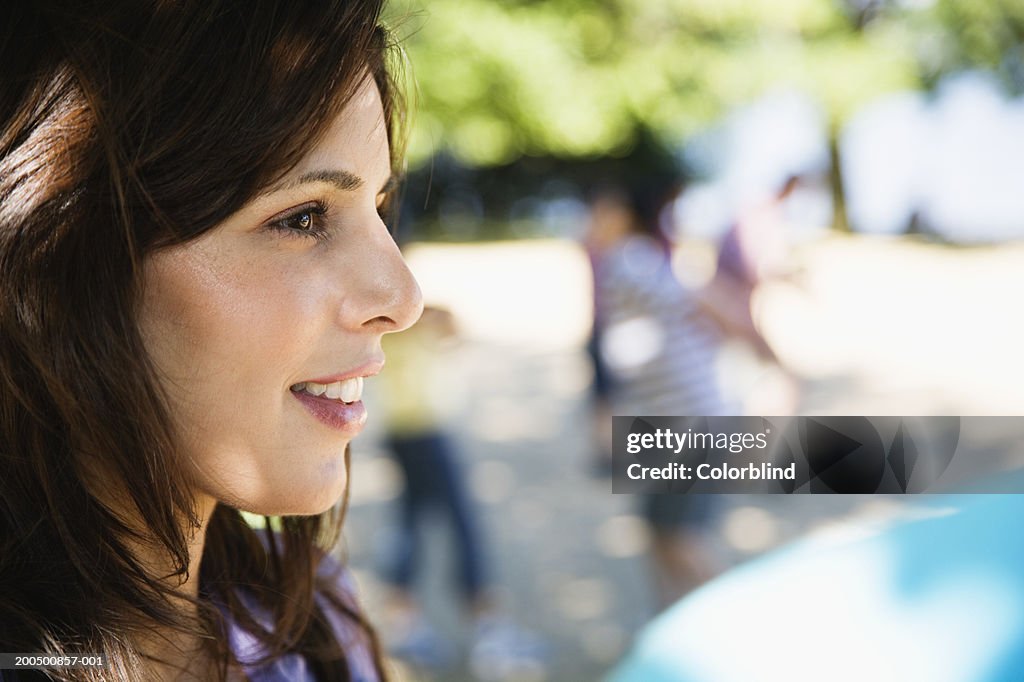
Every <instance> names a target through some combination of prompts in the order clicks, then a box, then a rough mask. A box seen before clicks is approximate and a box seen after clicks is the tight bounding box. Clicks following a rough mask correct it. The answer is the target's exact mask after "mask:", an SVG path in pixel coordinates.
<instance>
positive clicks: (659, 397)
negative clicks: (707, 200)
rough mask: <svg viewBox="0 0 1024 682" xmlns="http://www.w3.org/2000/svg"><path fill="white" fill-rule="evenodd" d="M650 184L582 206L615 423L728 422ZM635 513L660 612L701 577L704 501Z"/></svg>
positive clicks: (709, 340)
mask: <svg viewBox="0 0 1024 682" xmlns="http://www.w3.org/2000/svg"><path fill="white" fill-rule="evenodd" d="M671 196H672V192H671V190H669V189H668V188H665V187H660V186H659V185H658V184H657V183H652V184H651V185H650V186H645V187H642V188H640V187H638V188H637V189H634V190H631V191H627V190H621V189H616V188H604V189H602V190H601V191H600V192H599V193H598V194H597V196H596V197H595V199H594V200H593V202H592V218H591V223H590V228H589V233H588V235H587V241H588V243H589V244H590V245H591V247H592V249H593V252H594V254H595V258H594V260H595V270H594V272H595V298H596V299H597V300H599V301H600V302H601V317H600V318H599V319H600V320H601V321H602V323H603V328H602V329H601V331H600V339H601V346H600V355H601V358H602V360H603V361H604V362H605V363H607V368H608V371H609V375H610V381H611V386H612V388H611V392H610V397H611V404H612V408H613V412H614V413H615V414H617V415H646V416H716V415H729V414H735V413H736V408H735V406H734V405H732V404H730V402H729V401H728V400H727V399H726V398H725V397H724V396H723V394H722V392H721V390H720V388H719V383H718V376H717V372H716V357H717V353H718V350H719V345H720V340H721V336H720V334H719V332H718V330H717V328H716V326H715V324H714V322H713V321H712V320H711V319H710V318H709V317H708V315H707V314H706V313H705V312H704V310H703V308H702V306H701V305H700V303H699V300H698V296H697V293H696V292H694V291H691V290H689V289H687V288H686V287H684V286H683V285H682V283H681V282H680V281H679V280H678V279H677V278H676V276H675V274H674V273H673V271H672V263H671V244H670V242H669V240H668V239H667V237H666V236H665V233H664V231H663V230H662V229H661V226H660V218H661V215H662V209H663V208H664V206H665V205H666V204H667V202H668V200H669V199H670V198H671ZM642 500H643V514H644V517H645V518H646V520H647V522H648V524H649V526H650V529H651V533H652V538H653V542H652V557H653V560H654V568H655V575H656V580H657V584H658V596H659V601H660V603H661V605H663V606H664V605H666V604H668V603H671V602H672V601H674V600H675V599H676V598H677V597H679V596H680V595H681V594H684V593H685V592H687V591H688V590H691V589H693V588H694V587H696V586H697V585H699V584H701V583H702V582H704V581H705V580H707V579H708V578H710V577H711V576H712V575H713V574H714V572H715V571H716V563H717V562H716V561H715V559H714V557H713V555H712V553H711V552H710V550H709V549H708V547H707V538H706V537H705V536H706V535H707V533H708V527H709V525H710V524H711V522H712V520H713V516H714V514H713V505H714V497H713V496H711V495H697V494H694V495H671V494H665V495H646V496H643V497H642Z"/></svg>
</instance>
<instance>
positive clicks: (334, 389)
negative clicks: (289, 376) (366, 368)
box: [291, 377, 363, 405]
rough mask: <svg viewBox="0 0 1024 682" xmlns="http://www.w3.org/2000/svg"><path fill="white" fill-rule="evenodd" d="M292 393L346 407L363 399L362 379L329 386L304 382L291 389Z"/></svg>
mask: <svg viewBox="0 0 1024 682" xmlns="http://www.w3.org/2000/svg"><path fill="white" fill-rule="evenodd" d="M291 390H292V392H293V393H306V394H308V395H311V396H313V397H315V398H327V399H330V400H337V401H340V402H342V403H345V404H346V405H351V404H352V403H356V402H359V400H360V398H362V397H363V378H362V377H353V378H351V379H345V380H344V381H335V382H333V383H330V384H318V383H316V382H315V381H304V382H302V383H300V384H295V385H294V386H292V387H291Z"/></svg>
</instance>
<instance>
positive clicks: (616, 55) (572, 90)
mask: <svg viewBox="0 0 1024 682" xmlns="http://www.w3.org/2000/svg"><path fill="white" fill-rule="evenodd" d="M907 4H908V3H905V2H904V3H901V4H895V3H893V4H892V5H890V6H885V8H884V9H883V11H882V13H881V14H879V15H878V16H876V17H874V20H872V21H869V22H864V21H861V17H858V15H857V13H856V12H854V11H852V10H851V9H848V8H847V7H846V6H844V5H843V3H842V2H840V0H546V1H543V2H542V1H537V0H534V1H530V0H518V1H515V2H512V1H506V2H498V1H496V0H430V2H426V0H401V1H400V2H397V3H393V4H392V5H390V6H389V22H390V23H391V25H392V26H393V27H395V28H396V32H397V34H398V35H399V37H400V38H401V40H402V44H403V45H404V46H405V47H406V49H407V51H408V56H409V61H410V62H411V69H412V75H413V77H414V79H415V81H416V82H417V84H418V92H417V96H416V98H415V109H416V113H415V116H416V118H415V125H414V128H413V135H412V139H411V142H410V149H409V152H410V160H411V163H412V166H413V167H415V166H416V165H417V164H418V163H421V162H423V161H424V160H426V159H427V158H429V157H430V156H431V155H433V154H434V153H436V152H438V151H440V150H441V149H446V150H447V151H448V152H450V153H451V154H453V155H454V156H455V157H456V158H457V159H459V160H460V161H461V162H462V163H464V164H466V165H469V166H475V167H489V166H497V165H503V164H507V163H510V162H512V161H515V160H516V159H518V158H520V157H522V156H553V157H558V158H570V159H573V158H574V159H586V158H595V157H600V156H607V155H612V156H615V155H621V154H622V153H624V152H625V151H627V150H628V149H629V148H630V146H631V145H632V144H633V143H634V141H635V138H636V135H637V131H638V130H639V129H640V128H642V127H647V128H650V129H651V130H653V131H655V132H656V134H658V135H659V136H660V138H661V139H662V140H663V142H667V143H676V142H679V141H681V140H682V139H684V138H685V136H687V135H688V134H690V133H692V132H693V131H695V130H697V129H699V128H701V127H704V126H706V125H708V124H709V123H711V122H712V121H714V120H715V118H716V117H719V116H720V115H721V114H722V113H724V112H725V111H726V110H728V109H729V108H730V107H732V106H734V105H736V104H738V103H741V102H745V101H749V100H751V99H753V98H755V97H757V96H758V95H760V94H762V93H764V92H765V91H767V90H770V89H775V88H799V89H802V90H804V91H807V92H809V93H811V94H813V95H815V96H817V97H818V99H819V100H820V101H821V103H822V104H823V106H824V107H825V109H826V111H827V112H828V114H829V116H830V118H831V120H832V123H833V125H836V126H838V125H839V124H841V123H842V121H843V120H844V119H845V118H846V117H847V116H848V115H850V114H851V113H852V112H853V111H854V110H855V109H856V108H857V107H859V106H861V105H862V104H864V103H865V102H866V101H868V100H869V99H872V98H874V97H876V96H878V95H879V94H882V93H885V92H889V91H892V90H896V89H905V88H915V87H922V82H923V81H922V74H923V73H924V74H925V76H927V69H922V66H921V65H922V62H923V61H928V59H931V60H932V61H933V62H936V63H939V64H940V67H939V69H940V70H944V69H948V68H952V66H953V65H961V64H965V63H982V64H994V63H997V62H998V61H999V60H1000V59H1001V58H1002V56H1003V55H1005V54H1006V51H1007V49H1009V46H1013V45H1017V44H1019V43H1020V41H1021V38H1022V27H1024V1H1022V0H972V1H971V2H963V1H962V0H935V3H934V5H932V6H930V7H927V8H925V9H917V10H914V9H903V8H902V7H903V5H907ZM1007 17H1009V19H1007ZM936 45H938V47H936ZM929 46H930V47H929ZM929 49H931V51H932V53H931V54H930V55H929V53H928V50H929ZM936 51H937V52H938V54H939V56H938V57H936V56H935V54H934V53H935V52H936Z"/></svg>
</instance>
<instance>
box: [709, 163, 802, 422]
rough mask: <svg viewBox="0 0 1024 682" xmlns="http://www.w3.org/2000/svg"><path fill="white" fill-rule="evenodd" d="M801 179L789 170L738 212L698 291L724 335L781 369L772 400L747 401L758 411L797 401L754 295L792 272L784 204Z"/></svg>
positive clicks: (789, 407) (788, 407)
mask: <svg viewBox="0 0 1024 682" xmlns="http://www.w3.org/2000/svg"><path fill="white" fill-rule="evenodd" d="M800 182H801V180H800V177H799V176H797V175H791V176H789V177H788V178H787V179H786V181H785V182H784V183H783V184H782V186H781V187H780V188H779V189H778V191H776V192H775V193H773V194H772V195H771V196H770V197H768V198H767V199H764V200H762V201H759V202H756V203H754V204H753V205H751V206H748V207H746V208H744V209H743V210H742V211H741V212H740V215H739V216H738V217H737V219H736V221H735V222H734V223H733V224H732V225H731V226H730V227H729V229H728V230H727V231H726V233H725V236H724V237H723V238H722V240H721V242H720V245H719V250H718V260H717V267H716V269H715V274H714V276H713V277H712V279H711V281H710V282H708V284H707V285H706V286H705V287H704V288H703V290H702V291H701V295H700V301H701V304H702V306H703V308H704V310H705V311H706V312H707V313H708V314H709V315H710V316H712V317H713V318H714V319H715V321H716V323H717V324H718V326H719V327H720V328H721V329H722V331H723V332H724V333H725V334H726V335H728V336H729V337H731V338H736V339H739V340H741V341H742V342H744V343H745V344H748V345H749V346H750V348H751V349H753V351H754V352H755V353H756V354H757V356H758V357H759V358H760V359H761V360H762V361H764V362H766V363H769V364H771V365H774V366H775V368H777V370H778V371H776V372H774V373H773V374H774V377H773V378H774V381H773V382H772V386H771V395H770V396H768V403H767V404H766V405H760V404H755V405H750V406H749V407H750V408H752V409H753V410H754V411H755V412H764V411H767V412H768V413H771V414H790V413H792V412H793V411H794V410H795V409H796V404H797V400H798V393H799V390H798V385H799V383H798V381H797V380H796V378H795V377H794V376H793V375H792V373H791V372H790V370H789V369H788V368H787V367H786V366H785V365H784V364H783V363H782V362H781V361H780V360H779V357H778V355H776V353H775V350H774V349H773V348H772V347H771V345H770V344H769V343H768V341H767V340H766V339H765V337H764V335H763V334H762V333H761V329H760V327H759V326H758V323H757V321H756V320H755V318H754V298H755V294H756V292H757V290H758V288H760V287H762V286H764V285H765V284H767V283H770V282H773V281H780V280H783V279H789V278H790V277H791V275H792V274H793V270H792V265H791V262H790V255H789V246H788V238H787V235H786V229H787V226H786V218H785V206H786V202H787V200H788V199H789V197H790V196H792V195H793V193H794V192H795V191H797V190H798V188H799V186H800Z"/></svg>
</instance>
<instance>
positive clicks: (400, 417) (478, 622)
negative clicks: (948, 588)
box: [382, 306, 542, 680]
mask: <svg viewBox="0 0 1024 682" xmlns="http://www.w3.org/2000/svg"><path fill="white" fill-rule="evenodd" d="M456 341H457V328H456V324H455V318H454V316H453V315H452V313H451V312H449V311H448V310H445V309H443V308H440V307H436V306H427V307H425V309H424V311H423V316H422V317H421V318H420V320H419V322H417V323H416V324H415V325H414V326H413V327H412V328H410V329H409V330H407V331H405V332H403V333H401V334H394V335H392V336H389V337H388V338H387V339H386V340H385V343H384V349H385V351H386V352H387V357H388V371H387V372H386V373H385V374H384V375H382V385H383V387H384V390H385V392H386V399H385V401H384V407H385V423H386V436H385V441H386V445H387V446H388V449H389V450H390V452H391V453H392V455H393V457H394V459H395V461H396V463H397V464H398V466H399V468H400V469H401V471H402V474H403V479H404V486H403V489H402V494H401V496H400V498H399V500H398V514H399V519H398V524H397V525H398V537H397V543H396V548H395V555H394V558H393V560H392V562H391V565H390V566H389V568H388V570H387V578H388V581H389V582H390V583H391V586H392V588H393V592H392V595H391V599H390V620H391V625H392V627H391V640H392V646H391V651H392V653H394V654H395V655H396V656H398V657H399V658H403V659H405V660H407V661H409V662H410V663H412V664H414V665H417V666H419V667H422V668H426V669H437V668H443V667H446V666H447V665H448V664H450V662H451V660H452V658H453V650H452V643H451V642H448V641H446V640H445V638H444V637H442V636H441V635H439V634H438V633H437V631H436V630H435V629H434V628H433V627H432V626H431V624H430V623H429V622H428V619H427V617H426V614H424V612H423V608H422V607H421V605H420V600H419V599H418V598H417V596H416V591H417V590H416V585H415V582H416V579H417V578H418V577H421V576H422V568H423V558H424V547H425V545H426V538H427V537H428V531H430V530H432V529H435V528H438V526H436V525H435V526H432V525H431V524H430V522H431V521H433V520H440V521H441V522H442V523H443V525H444V526H447V528H448V529H449V530H450V531H451V538H452V540H453V545H452V548H453V550H454V554H455V556H454V559H455V561H454V568H455V576H454V577H455V582H456V584H457V590H458V595H459V601H460V606H461V608H462V609H463V611H464V614H465V616H466V617H468V618H469V620H470V621H471V623H472V627H473V630H472V642H471V645H470V661H471V664H472V666H473V668H474V670H475V671H476V673H477V675H478V677H480V678H481V679H487V680H490V679H505V678H506V676H507V675H506V674H505V673H506V671H511V672H514V671H515V670H517V669H518V668H519V667H521V666H529V667H531V668H532V667H534V666H535V665H536V664H537V663H538V660H539V658H540V657H541V655H542V647H541V644H540V642H539V640H538V639H537V638H536V637H535V636H534V635H532V634H531V633H528V632H526V631H524V630H522V629H521V628H518V627H516V626H515V625H514V624H513V623H512V622H511V621H510V619H509V618H508V617H507V616H505V615H503V614H502V612H501V609H500V608H499V604H498V603H497V600H496V598H495V597H494V594H493V592H492V590H491V586H490V576H489V571H488V569H487V562H486V557H485V547H484V536H482V535H481V532H480V531H481V529H480V527H479V525H478V523H477V520H478V518H479V516H480V512H479V510H478V509H477V508H476V507H475V505H474V504H473V500H472V496H471V494H470V491H469V489H468V487H467V485H466V481H465V476H464V470H463V464H462V461H461V459H460V457H459V452H458V450H457V448H456V446H455V442H454V440H453V438H452V437H451V435H450V434H449V433H448V432H447V427H446V425H445V422H446V420H447V418H448V417H449V414H450V411H451V409H452V405H453V403H455V402H456V400H455V396H456V395H457V394H458V392H459V388H458V386H456V385H454V384H455V383H456V382H455V381H453V379H452V377H453V376H454V374H453V372H452V371H451V369H450V366H449V363H448V359H449V358H448V355H449V353H448V351H449V350H450V349H451V348H452V347H453V346H454V344H455V343H456ZM439 388H443V390H442V391H441V392H440V393H439Z"/></svg>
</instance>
